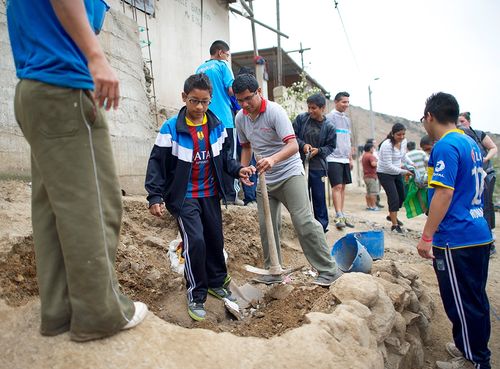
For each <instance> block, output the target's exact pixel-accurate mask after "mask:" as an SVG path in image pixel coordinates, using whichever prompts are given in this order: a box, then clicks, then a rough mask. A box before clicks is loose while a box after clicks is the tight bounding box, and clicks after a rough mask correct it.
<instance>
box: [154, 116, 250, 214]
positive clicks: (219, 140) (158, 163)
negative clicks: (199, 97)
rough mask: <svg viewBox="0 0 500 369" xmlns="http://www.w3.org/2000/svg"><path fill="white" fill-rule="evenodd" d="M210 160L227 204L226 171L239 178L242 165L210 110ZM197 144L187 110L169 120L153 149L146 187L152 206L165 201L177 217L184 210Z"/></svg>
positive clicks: (223, 129) (161, 130) (222, 126)
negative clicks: (232, 154) (231, 152)
mask: <svg viewBox="0 0 500 369" xmlns="http://www.w3.org/2000/svg"><path fill="white" fill-rule="evenodd" d="M206 114H207V118H208V121H207V124H208V130H209V142H210V148H209V150H210V160H211V161H212V166H213V168H214V169H215V170H214V174H215V182H216V186H217V190H218V193H219V194H220V196H221V197H222V198H223V200H224V202H226V196H225V193H224V188H223V186H222V185H221V182H222V171H223V170H224V171H225V172H226V173H228V174H229V175H231V176H233V177H234V178H238V177H239V171H240V169H241V168H242V166H241V164H240V163H239V162H238V161H236V160H235V159H233V158H232V157H231V156H230V147H229V143H228V142H226V137H227V133H226V129H225V127H224V125H223V124H222V123H221V121H220V120H219V119H218V118H217V117H216V116H215V114H214V113H212V112H211V111H210V110H208V111H207V113H206ZM193 147H194V142H193V139H192V137H191V133H190V132H189V128H188V126H187V124H186V107H183V108H182V109H181V110H180V111H179V114H178V115H177V116H175V117H172V118H170V119H169V120H167V121H165V123H163V125H162V126H161V128H160V132H159V133H158V136H157V137H156V142H155V144H154V146H153V149H152V150H151V155H150V157H149V162H148V168H147V171H146V181H145V188H146V191H147V192H148V197H147V199H148V201H149V206H151V205H154V204H159V203H162V202H164V203H165V206H166V208H167V209H168V211H169V212H170V213H171V214H172V215H174V216H177V215H178V214H179V212H180V209H181V208H182V204H183V203H184V199H185V198H186V191H187V186H188V182H189V178H190V175H191V168H192V161H193Z"/></svg>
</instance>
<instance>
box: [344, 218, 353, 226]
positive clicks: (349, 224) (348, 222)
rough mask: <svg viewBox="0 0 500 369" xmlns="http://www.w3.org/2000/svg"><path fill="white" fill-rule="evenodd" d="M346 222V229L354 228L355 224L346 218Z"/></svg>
mask: <svg viewBox="0 0 500 369" xmlns="http://www.w3.org/2000/svg"><path fill="white" fill-rule="evenodd" d="M342 219H343V220H344V224H345V225H346V227H349V228H354V224H352V223H351V222H350V221H349V219H347V218H346V217H344V218H342Z"/></svg>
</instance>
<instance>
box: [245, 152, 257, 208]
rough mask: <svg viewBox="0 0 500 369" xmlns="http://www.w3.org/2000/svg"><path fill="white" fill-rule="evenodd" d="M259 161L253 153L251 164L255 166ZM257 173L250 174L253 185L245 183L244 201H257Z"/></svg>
mask: <svg viewBox="0 0 500 369" xmlns="http://www.w3.org/2000/svg"><path fill="white" fill-rule="evenodd" d="M256 163H257V162H256V161H255V157H254V155H253V154H252V159H251V160H250V165H253V166H255V164H256ZM257 178H259V177H258V176H257V174H252V175H251V176H250V181H251V182H253V185H251V186H245V185H243V194H244V195H245V196H244V198H243V202H244V203H245V205H246V204H248V203H249V202H252V201H257Z"/></svg>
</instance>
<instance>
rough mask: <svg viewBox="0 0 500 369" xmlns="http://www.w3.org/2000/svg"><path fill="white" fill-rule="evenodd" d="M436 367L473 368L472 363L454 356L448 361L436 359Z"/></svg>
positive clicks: (449, 368)
mask: <svg viewBox="0 0 500 369" xmlns="http://www.w3.org/2000/svg"><path fill="white" fill-rule="evenodd" d="M436 368H438V369H474V364H472V363H471V362H470V361H469V360H467V359H466V358H464V357H463V356H462V357H456V358H453V359H451V360H450V361H436Z"/></svg>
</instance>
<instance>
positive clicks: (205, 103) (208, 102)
mask: <svg viewBox="0 0 500 369" xmlns="http://www.w3.org/2000/svg"><path fill="white" fill-rule="evenodd" d="M187 101H188V102H189V103H190V104H193V105H194V106H198V104H201V105H203V106H204V107H207V106H208V104H210V102H211V100H198V99H192V98H189V99H187Z"/></svg>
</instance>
